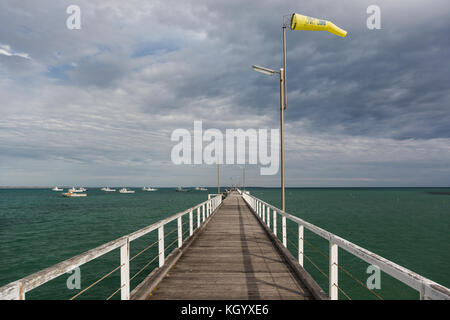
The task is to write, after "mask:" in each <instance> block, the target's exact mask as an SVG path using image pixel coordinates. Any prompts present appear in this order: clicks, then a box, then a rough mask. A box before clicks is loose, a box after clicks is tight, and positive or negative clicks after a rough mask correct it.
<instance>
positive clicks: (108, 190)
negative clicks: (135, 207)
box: [100, 187, 116, 192]
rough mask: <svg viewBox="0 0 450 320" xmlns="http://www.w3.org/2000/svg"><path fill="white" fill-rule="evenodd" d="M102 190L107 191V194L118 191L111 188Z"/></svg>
mask: <svg viewBox="0 0 450 320" xmlns="http://www.w3.org/2000/svg"><path fill="white" fill-rule="evenodd" d="M100 190H102V191H106V192H116V189H111V188H110V187H105V188H101V189H100Z"/></svg>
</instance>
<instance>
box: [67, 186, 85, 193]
mask: <svg viewBox="0 0 450 320" xmlns="http://www.w3.org/2000/svg"><path fill="white" fill-rule="evenodd" d="M85 191H86V189H84V188H79V189H75V188H74V187H72V189H69V191H68V192H71V193H81V192H85Z"/></svg>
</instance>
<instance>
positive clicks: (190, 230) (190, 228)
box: [189, 210, 194, 236]
mask: <svg viewBox="0 0 450 320" xmlns="http://www.w3.org/2000/svg"><path fill="white" fill-rule="evenodd" d="M193 233H194V221H193V219H192V210H191V211H190V212H189V236H192V234H193Z"/></svg>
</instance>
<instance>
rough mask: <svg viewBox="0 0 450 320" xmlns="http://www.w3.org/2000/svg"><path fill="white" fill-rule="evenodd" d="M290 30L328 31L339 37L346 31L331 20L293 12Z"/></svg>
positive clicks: (345, 33)
mask: <svg viewBox="0 0 450 320" xmlns="http://www.w3.org/2000/svg"><path fill="white" fill-rule="evenodd" d="M291 29H292V30H310V31H328V32H331V33H334V34H335V35H338V36H339V37H345V36H346V35H347V31H345V30H343V29H341V28H339V27H338V26H336V25H335V24H334V23H333V22H330V21H327V20H321V19H316V18H312V17H308V16H304V15H302V14H298V13H294V14H293V15H292V18H291Z"/></svg>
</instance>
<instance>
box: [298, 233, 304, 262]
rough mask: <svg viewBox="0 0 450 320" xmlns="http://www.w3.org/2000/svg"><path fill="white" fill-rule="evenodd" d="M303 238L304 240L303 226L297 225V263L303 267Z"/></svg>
mask: <svg viewBox="0 0 450 320" xmlns="http://www.w3.org/2000/svg"><path fill="white" fill-rule="evenodd" d="M303 238H304V227H303V225H301V224H299V225H298V263H299V264H300V265H301V266H302V267H303Z"/></svg>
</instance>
